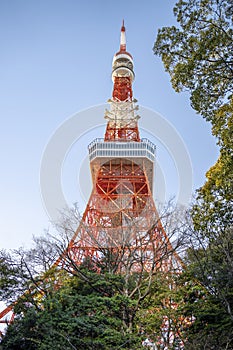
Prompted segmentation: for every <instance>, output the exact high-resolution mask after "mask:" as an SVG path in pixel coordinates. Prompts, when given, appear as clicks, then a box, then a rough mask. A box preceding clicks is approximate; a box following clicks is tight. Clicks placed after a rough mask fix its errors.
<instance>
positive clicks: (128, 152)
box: [88, 138, 156, 162]
mask: <svg viewBox="0 0 233 350" xmlns="http://www.w3.org/2000/svg"><path fill="white" fill-rule="evenodd" d="M88 150H89V159H90V161H92V160H94V159H95V158H108V159H109V158H147V159H148V160H149V161H151V162H154V160H155V150H156V146H155V145H154V144H153V143H152V142H151V141H149V140H148V139H145V138H143V139H141V141H139V142H134V141H130V142H122V141H120V142H115V141H110V142H106V141H104V139H102V138H97V139H95V140H94V141H92V142H91V143H90V144H89V146H88Z"/></svg>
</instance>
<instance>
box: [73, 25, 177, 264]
mask: <svg viewBox="0 0 233 350" xmlns="http://www.w3.org/2000/svg"><path fill="white" fill-rule="evenodd" d="M134 76H135V75H134V70H133V58H132V56H131V54H130V53H129V52H127V50H126V37H125V26H124V22H123V25H122V27H121V37H120V50H119V51H118V52H117V53H116V54H115V55H114V57H113V62H112V81H113V92H112V98H111V99H110V100H109V101H108V102H109V104H110V108H109V110H106V112H105V119H106V120H107V127H106V132H105V137H104V139H95V140H94V141H93V142H92V143H91V144H90V145H89V158H90V168H91V175H92V181H93V189H92V192H91V195H90V199H89V201H88V204H87V206H86V210H85V212H84V214H83V217H82V220H81V223H80V225H79V227H78V229H77V231H76V233H75V235H74V237H73V239H72V240H71V242H70V244H69V249H68V251H69V253H70V254H71V255H72V259H75V260H76V262H77V263H82V261H83V260H84V259H85V257H89V258H91V259H98V258H99V257H102V256H103V251H104V250H105V251H106V249H111V250H114V249H116V250H117V251H118V252H119V250H121V251H124V252H125V254H126V255H127V256H129V254H130V249H131V251H132V250H133V251H134V252H135V254H136V255H137V256H138V257H139V256H140V259H141V261H143V262H145V260H147V264H148V265H150V266H151V264H152V265H153V264H155V255H156V261H157V262H158V261H159V262H160V264H161V266H160V267H161V268H163V269H164V268H165V269H166V268H168V265H169V266H170V265H171V264H172V263H173V262H172V259H173V258H171V257H169V258H168V257H167V258H166V259H162V255H163V254H164V251H166V253H167V252H168V250H169V249H170V250H172V247H171V244H170V242H169V240H168V238H167V236H166V233H165V232H164V230H163V228H162V225H161V222H160V220H159V217H158V214H157V211H156V208H155V204H154V200H153V197H152V191H153V170H154V160H155V145H154V144H153V143H152V142H150V141H149V140H148V139H141V138H140V135H139V129H138V119H139V118H140V117H139V115H138V114H137V111H138V106H137V105H136V104H135V103H136V102H137V100H136V99H134V98H133V90H132V84H133V80H134ZM160 258H161V259H160ZM140 259H138V260H140ZM136 260H137V259H136ZM162 260H163V262H161V261H162ZM157 262H156V264H157ZM144 265H145V264H144ZM140 268H141V267H140V264H139V263H138V262H137V263H135V266H134V267H133V270H134V269H140ZM120 270H121V268H120Z"/></svg>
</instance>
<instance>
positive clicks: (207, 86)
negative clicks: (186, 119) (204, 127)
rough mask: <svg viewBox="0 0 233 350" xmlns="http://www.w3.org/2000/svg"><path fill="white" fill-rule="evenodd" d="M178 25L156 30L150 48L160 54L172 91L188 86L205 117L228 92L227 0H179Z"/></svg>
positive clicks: (231, 45)
mask: <svg viewBox="0 0 233 350" xmlns="http://www.w3.org/2000/svg"><path fill="white" fill-rule="evenodd" d="M174 14H175V16H176V19H177V22H178V23H179V27H175V26H173V27H165V28H162V29H160V30H159V32H158V36H157V39H156V42H155V45H154V52H155V54H157V55H160V56H161V57H162V60H163V63H164V66H165V69H166V70H167V71H168V72H169V74H170V75H171V82H172V86H173V87H174V89H175V90H176V91H182V90H185V89H187V90H189V91H190V93H191V104H192V106H193V108H194V109H195V110H196V111H197V112H198V113H200V114H202V115H203V116H205V117H206V118H207V119H208V120H212V118H213V111H214V110H216V109H218V108H219V107H220V106H221V105H223V104H224V103H225V102H226V99H227V98H228V97H230V96H232V88H233V79H232V71H233V60H232V52H233V40H232V39H233V28H232V26H233V8H232V1H231V0H224V1H223V0H222V1H221V0H220V1H219V0H188V1H183V0H180V1H178V2H177V4H176V6H175V7H174Z"/></svg>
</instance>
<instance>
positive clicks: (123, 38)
mask: <svg viewBox="0 0 233 350" xmlns="http://www.w3.org/2000/svg"><path fill="white" fill-rule="evenodd" d="M125 51H126V36H125V23H124V20H123V22H122V27H121V40H120V52H125Z"/></svg>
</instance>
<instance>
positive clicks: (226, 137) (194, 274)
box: [154, 0, 233, 349]
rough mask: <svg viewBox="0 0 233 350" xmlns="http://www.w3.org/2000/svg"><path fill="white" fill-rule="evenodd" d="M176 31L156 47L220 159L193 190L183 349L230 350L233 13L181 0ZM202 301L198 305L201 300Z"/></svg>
mask: <svg viewBox="0 0 233 350" xmlns="http://www.w3.org/2000/svg"><path fill="white" fill-rule="evenodd" d="M174 15H175V16H176V19H177V22H178V24H177V27H175V26H172V27H166V28H162V29H160V30H159V32H158V36H157V39H156V42H155V45H154V52H155V54H157V55H159V56H161V58H162V60H163V63H164V67H165V70H166V71H167V72H168V73H169V74H170V76H171V83H172V86H173V88H174V89H175V90H176V91H177V92H180V91H184V90H187V91H188V92H189V93H190V100H191V106H192V107H193V108H194V109H195V110H196V112H197V113H199V114H201V115H202V116H203V117H204V118H206V119H207V120H208V121H210V122H211V124H212V133H213V135H214V136H215V137H216V138H217V143H218V145H219V147H220V155H219V158H218V160H217V162H216V164H215V165H213V166H212V167H211V168H210V169H209V171H208V172H207V174H206V177H207V181H206V183H205V184H204V186H203V187H202V188H200V189H199V190H198V191H197V200H196V203H195V204H194V206H193V208H192V220H193V225H194V228H193V230H191V232H190V243H191V244H190V249H189V250H188V251H187V257H186V263H187V273H188V274H189V275H190V276H191V279H192V281H194V280H196V281H198V283H199V285H200V288H201V289H200V290H201V294H200V290H199V292H198V294H197V295H194V300H195V302H194V303H193V302H191V300H190V298H188V299H187V300H186V303H185V308H187V309H189V310H190V311H192V312H193V315H194V316H195V322H194V323H193V324H192V326H191V327H190V328H189V329H188V330H187V339H188V342H187V344H186V346H187V348H188V349H204V348H205V349H230V348H233V345H232V339H233V333H232V328H233V282H232V281H233V246H232V242H233V231H232V227H233V211H232V207H233V79H232V77H233V6H232V0H186V1H184V0H179V1H178V2H177V3H176V5H175V7H174ZM200 295H201V298H200Z"/></svg>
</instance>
